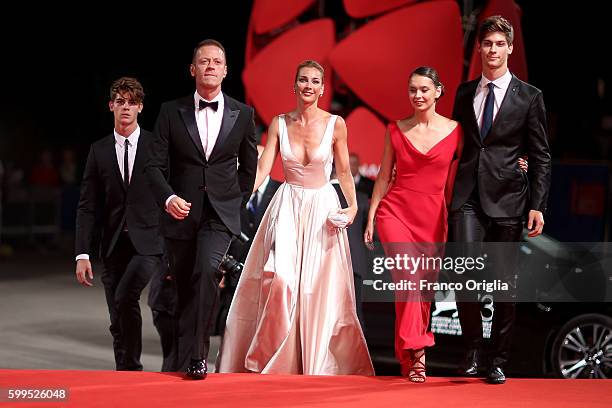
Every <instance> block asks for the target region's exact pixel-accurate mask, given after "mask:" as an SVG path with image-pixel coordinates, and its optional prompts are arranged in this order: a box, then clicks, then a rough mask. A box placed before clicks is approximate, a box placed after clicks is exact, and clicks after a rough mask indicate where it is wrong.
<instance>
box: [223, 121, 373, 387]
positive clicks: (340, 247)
mask: <svg viewBox="0 0 612 408" xmlns="http://www.w3.org/2000/svg"><path fill="white" fill-rule="evenodd" d="M335 120H336V116H332V117H331V118H330V120H329V122H328V124H327V127H326V130H325V133H324V135H323V138H322V140H321V143H320V145H319V147H318V149H317V151H316V152H315V154H314V155H313V159H312V161H311V162H310V163H308V164H307V165H305V166H304V165H302V163H300V162H298V161H297V160H296V158H295V156H294V155H293V153H292V151H291V145H290V143H289V139H288V136H287V127H286V124H285V121H284V116H280V117H279V133H280V152H281V159H282V162H283V168H284V171H285V177H286V180H287V181H286V182H285V183H284V184H282V185H281V187H280V188H279V189H278V191H277V192H276V194H275V196H274V198H273V199H272V201H271V202H270V205H269V206H268V209H267V210H266V213H265V214H264V216H263V219H262V222H261V225H260V227H259V230H258V231H257V234H256V235H255V238H254V239H253V244H252V246H251V249H250V251H249V255H248V256H247V259H246V261H245V268H244V270H243V271H242V275H241V277H240V282H239V283H238V287H237V289H236V293H235V295H234V299H233V302H232V305H231V307H230V311H229V314H228V318H227V325H226V329H225V335H224V338H223V343H222V345H221V349H220V354H219V358H218V363H217V371H218V372H256V373H266V374H310V375H337V374H360V375H374V369H373V367H372V362H371V360H370V355H369V353H368V349H367V346H366V342H365V338H364V336H363V332H362V330H361V326H360V325H359V321H358V319H357V314H356V311H355V295H354V293H355V292H354V286H353V285H354V283H353V272H352V267H351V259H350V252H349V245H348V238H347V234H346V230H344V229H343V230H337V229H334V228H330V226H329V225H328V223H327V217H328V215H329V213H330V211H335V210H337V209H338V208H339V207H340V203H339V201H338V196H337V194H336V191H335V190H334V188H333V186H332V185H331V184H329V174H330V171H331V165H332V162H333V154H332V139H333V129H334V123H335Z"/></svg>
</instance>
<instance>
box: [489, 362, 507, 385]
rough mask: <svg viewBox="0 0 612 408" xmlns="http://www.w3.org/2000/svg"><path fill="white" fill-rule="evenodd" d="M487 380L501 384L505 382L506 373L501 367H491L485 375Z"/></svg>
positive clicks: (490, 382)
mask: <svg viewBox="0 0 612 408" xmlns="http://www.w3.org/2000/svg"><path fill="white" fill-rule="evenodd" d="M487 382H488V383H489V384H503V383H505V382H506V375H505V374H504V371H503V370H502V369H501V367H495V366H494V367H491V369H490V370H489V374H488V375H487Z"/></svg>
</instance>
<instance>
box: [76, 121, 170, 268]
mask: <svg viewBox="0 0 612 408" xmlns="http://www.w3.org/2000/svg"><path fill="white" fill-rule="evenodd" d="M151 142H152V135H151V133H150V132H147V131H146V130H144V129H141V130H140V136H139V138H138V146H137V150H136V158H135V160H134V168H133V169H132V176H131V179H130V185H129V187H128V188H127V190H126V189H125V186H124V184H123V179H122V177H121V172H120V170H119V163H118V162H117V153H116V150H115V136H114V134H112V133H111V134H110V135H108V136H106V137H104V138H102V139H100V140H98V141H97V142H95V143H93V144H92V145H91V148H90V150H89V156H88V157H87V164H86V165H85V171H84V173H83V181H82V183H81V196H80V199H79V206H78V210H77V220H76V245H75V252H76V254H77V255H78V254H83V253H86V254H92V253H93V251H92V250H93V248H92V242H93V236H94V232H95V230H96V226H97V225H98V224H101V226H102V239H101V245H100V249H101V251H100V254H101V255H102V257H103V258H106V257H108V256H109V255H110V253H111V252H112V250H113V248H114V246H115V244H116V242H117V238H118V237H119V233H120V232H121V231H122V230H123V226H124V224H127V228H128V234H129V236H130V240H131V241H132V244H133V245H134V248H135V249H136V251H137V252H138V253H139V254H140V255H159V254H161V253H162V252H163V248H162V239H161V236H160V234H159V216H160V210H159V207H158V206H157V204H156V202H155V198H154V197H153V194H152V192H151V190H150V188H149V185H148V183H147V179H146V177H145V173H144V169H145V163H146V161H147V159H148V156H149V153H150V147H151Z"/></svg>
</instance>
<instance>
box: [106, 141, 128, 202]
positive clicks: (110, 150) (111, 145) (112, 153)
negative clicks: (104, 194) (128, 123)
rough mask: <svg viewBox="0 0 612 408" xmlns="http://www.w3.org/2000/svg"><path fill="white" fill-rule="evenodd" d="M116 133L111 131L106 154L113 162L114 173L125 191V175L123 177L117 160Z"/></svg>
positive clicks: (110, 161)
mask: <svg viewBox="0 0 612 408" xmlns="http://www.w3.org/2000/svg"><path fill="white" fill-rule="evenodd" d="M115 143H116V142H115V134H114V133H111V135H110V137H109V138H108V143H107V144H106V149H105V150H106V152H105V156H106V157H108V160H109V163H110V164H111V168H112V170H111V171H112V173H113V174H114V175H115V177H116V178H117V182H118V183H119V185H120V186H121V188H122V189H123V191H125V185H124V184H123V177H121V170H120V169H119V161H117V150H116V149H115Z"/></svg>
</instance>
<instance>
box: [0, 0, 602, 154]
mask: <svg viewBox="0 0 612 408" xmlns="http://www.w3.org/2000/svg"><path fill="white" fill-rule="evenodd" d="M252 3H253V2H252V0H251V1H231V0H230V1H225V2H217V3H211V2H208V1H206V2H195V3H191V4H190V5H189V6H187V5H183V7H181V5H180V4H175V3H172V2H169V3H167V4H164V6H163V8H152V7H150V6H146V9H145V8H144V6H143V8H134V7H128V8H124V5H123V4H121V5H120V6H121V8H117V9H114V8H112V7H111V5H110V4H109V5H106V6H94V8H93V9H91V11H89V10H87V11H86V10H84V9H78V8H72V9H70V10H68V9H64V10H62V9H61V8H57V7H54V8H52V9H48V10H45V9H40V8H37V7H34V6H32V10H25V9H21V10H19V9H17V10H16V11H14V12H13V13H5V14H4V17H3V21H2V25H1V28H0V30H1V31H0V38H2V39H3V41H2V42H3V52H2V61H3V62H2V64H1V76H0V78H2V87H1V89H2V91H1V94H2V97H1V98H0V132H1V142H0V159H4V160H6V159H7V158H9V157H10V158H11V159H19V160H20V161H23V162H24V163H27V162H28V161H30V160H31V158H32V156H33V153H34V152H36V151H38V150H39V149H41V148H43V147H46V146H49V147H53V148H60V147H62V146H66V145H71V146H74V147H77V148H79V149H81V150H82V149H84V148H85V149H86V147H87V145H89V143H91V142H92V141H94V140H96V139H98V138H99V137H101V136H103V135H105V134H106V133H107V132H109V131H111V129H112V116H111V114H110V112H108V109H107V101H108V98H109V97H108V88H109V86H110V84H111V82H112V81H113V79H116V78H117V77H119V76H123V75H131V76H135V77H137V78H139V79H140V81H141V82H142V83H143V86H144V88H145V92H146V94H147V96H146V100H145V109H144V111H143V113H142V114H141V116H140V123H141V125H142V126H143V127H144V128H147V129H152V127H153V124H154V122H155V118H156V115H157V112H158V110H159V106H160V104H161V102H163V101H165V100H168V99H172V98H176V97H180V96H183V95H186V94H188V93H190V92H193V80H192V78H191V77H190V76H189V71H188V67H189V63H190V59H191V51H192V48H193V46H194V45H195V44H196V43H197V42H198V41H200V40H201V39H204V38H208V37H212V38H216V39H218V40H220V41H221V42H222V43H223V44H224V45H225V47H226V49H227V54H228V55H227V57H228V65H229V74H228V77H227V78H226V80H225V82H224V84H223V87H224V91H226V92H227V93H229V94H231V95H233V96H235V97H236V98H238V99H242V98H243V87H242V83H241V79H240V74H241V71H242V68H243V66H244V44H245V39H246V30H247V25H248V20H249V14H250V11H251V7H252ZM461 3H462V2H460V4H461ZM468 3H469V2H468ZM473 3H474V7H475V8H477V7H478V5H479V4H481V3H482V1H480V2H479V1H476V2H473ZM518 3H519V4H520V5H521V7H522V9H523V21H522V26H523V31H524V38H525V48H526V52H527V61H528V68H529V81H530V82H531V83H533V84H534V85H535V86H537V87H539V88H541V89H542V90H543V91H544V97H545V102H546V104H547V109H548V112H549V115H550V122H551V139H552V144H553V153H554V155H555V157H577V158H591V159H609V158H610V149H609V147H606V146H608V145H609V139H610V135H609V134H608V135H607V136H605V137H606V138H607V139H608V141H607V142H606V143H605V146H604V148H603V149H602V146H601V141H599V142H598V141H597V140H596V139H597V138H601V137H604V136H601V133H602V131H603V130H602V129H601V121H602V115H611V114H612V106H611V102H610V96H609V92H605V94H604V95H598V87H599V88H600V94H601V92H602V91H601V88H602V86H603V85H602V84H605V83H609V82H610V72H611V69H610V63H609V61H608V60H609V58H608V55H607V54H608V52H609V48H610V43H609V40H610V39H611V38H610V35H609V32H608V30H606V29H605V26H604V24H603V18H604V17H603V14H604V13H602V12H601V10H598V9H597V8H595V7H589V6H588V4H589V2H586V3H585V2H584V1H583V2H579V3H564V4H558V3H557V2H555V3H554V5H553V4H551V2H544V1H533V0H532V1H526V0H523V1H519V2H518ZM17 7H19V6H17ZM464 7H465V6H464ZM553 7H554V8H553ZM145 12H146V15H145ZM325 12H326V14H327V15H329V16H332V17H335V18H336V21H337V25H338V26H339V29H338V31H339V32H340V31H342V26H343V25H346V23H347V21H348V18H347V17H346V15H345V14H344V12H343V10H342V4H341V1H340V0H331V1H330V0H328V1H327V2H325ZM363 22H364V21H361V22H359V23H363ZM468 55H469V54H468ZM271 63H273V62H271ZM598 83H599V85H598ZM16 155H17V156H16Z"/></svg>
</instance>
